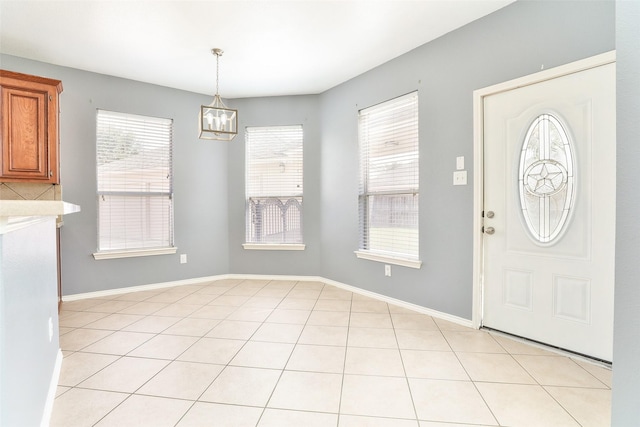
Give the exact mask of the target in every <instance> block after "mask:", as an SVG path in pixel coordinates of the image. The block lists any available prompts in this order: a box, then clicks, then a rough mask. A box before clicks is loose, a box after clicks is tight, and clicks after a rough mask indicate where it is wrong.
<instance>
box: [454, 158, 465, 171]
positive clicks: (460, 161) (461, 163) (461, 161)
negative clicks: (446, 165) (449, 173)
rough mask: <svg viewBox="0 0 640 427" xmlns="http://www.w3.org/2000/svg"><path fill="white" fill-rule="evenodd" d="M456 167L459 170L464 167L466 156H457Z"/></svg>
mask: <svg viewBox="0 0 640 427" xmlns="http://www.w3.org/2000/svg"><path fill="white" fill-rule="evenodd" d="M456 169H457V170H459V171H461V170H463V169H464V156H460V157H456Z"/></svg>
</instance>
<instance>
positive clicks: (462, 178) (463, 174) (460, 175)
mask: <svg viewBox="0 0 640 427" xmlns="http://www.w3.org/2000/svg"><path fill="white" fill-rule="evenodd" d="M453 185H467V171H456V172H454V173H453Z"/></svg>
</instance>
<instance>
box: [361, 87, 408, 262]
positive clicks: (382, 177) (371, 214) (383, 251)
mask: <svg viewBox="0 0 640 427" xmlns="http://www.w3.org/2000/svg"><path fill="white" fill-rule="evenodd" d="M358 131H359V135H358V136H359V142H360V186H359V188H360V189H359V203H358V205H359V215H360V251H366V252H370V253H373V254H378V255H381V256H388V257H392V258H404V259H410V260H417V259H418V246H419V245H418V180H419V173H418V172H419V167H418V160H419V156H418V93H417V92H413V93H410V94H407V95H404V96H401V97H398V98H395V99H392V100H390V101H387V102H384V103H382V104H378V105H375V106H372V107H369V108H365V109H363V110H360V112H359V115H358Z"/></svg>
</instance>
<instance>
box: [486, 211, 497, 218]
mask: <svg viewBox="0 0 640 427" xmlns="http://www.w3.org/2000/svg"><path fill="white" fill-rule="evenodd" d="M495 215H496V214H495V213H493V211H488V212H487V218H493V217H494V216H495Z"/></svg>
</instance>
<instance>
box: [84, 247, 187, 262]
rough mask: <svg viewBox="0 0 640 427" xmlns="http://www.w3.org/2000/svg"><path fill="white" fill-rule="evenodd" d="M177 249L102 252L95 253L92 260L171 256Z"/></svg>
mask: <svg viewBox="0 0 640 427" xmlns="http://www.w3.org/2000/svg"><path fill="white" fill-rule="evenodd" d="M177 250H178V248H176V247H171V248H154V249H133V250H123V251H104V252H96V253H94V254H93V258H95V259H96V260H101V259H116V258H133V257H140V256H152V255H171V254H175V253H176V251H177Z"/></svg>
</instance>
